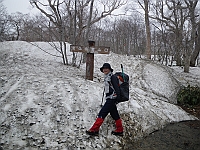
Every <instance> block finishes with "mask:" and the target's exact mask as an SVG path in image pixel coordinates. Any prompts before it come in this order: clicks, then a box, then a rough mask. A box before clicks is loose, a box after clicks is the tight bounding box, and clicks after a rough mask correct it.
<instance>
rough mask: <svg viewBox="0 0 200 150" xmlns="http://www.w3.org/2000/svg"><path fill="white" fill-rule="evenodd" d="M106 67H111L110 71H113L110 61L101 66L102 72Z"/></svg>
mask: <svg viewBox="0 0 200 150" xmlns="http://www.w3.org/2000/svg"><path fill="white" fill-rule="evenodd" d="M104 68H107V69H110V71H111V72H113V69H112V68H111V66H110V64H109V63H104V64H103V66H102V67H101V68H100V70H101V72H103V69H104Z"/></svg>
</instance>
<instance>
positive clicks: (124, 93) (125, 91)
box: [100, 64, 129, 107]
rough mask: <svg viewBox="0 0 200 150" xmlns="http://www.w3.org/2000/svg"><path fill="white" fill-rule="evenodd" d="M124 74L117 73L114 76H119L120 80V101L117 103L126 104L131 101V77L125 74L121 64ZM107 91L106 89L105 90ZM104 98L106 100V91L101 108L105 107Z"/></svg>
mask: <svg viewBox="0 0 200 150" xmlns="http://www.w3.org/2000/svg"><path fill="white" fill-rule="evenodd" d="M121 69H122V72H116V73H115V74H114V75H115V76H117V78H118V79H119V89H120V97H121V98H120V101H117V102H118V103H121V102H125V101H128V100H129V76H128V75H127V74H125V73H124V71H123V66H122V64H121ZM104 90H105V88H104ZM103 98H104V91H103V97H102V101H101V105H100V106H101V107H102V106H103V105H102V104H103Z"/></svg>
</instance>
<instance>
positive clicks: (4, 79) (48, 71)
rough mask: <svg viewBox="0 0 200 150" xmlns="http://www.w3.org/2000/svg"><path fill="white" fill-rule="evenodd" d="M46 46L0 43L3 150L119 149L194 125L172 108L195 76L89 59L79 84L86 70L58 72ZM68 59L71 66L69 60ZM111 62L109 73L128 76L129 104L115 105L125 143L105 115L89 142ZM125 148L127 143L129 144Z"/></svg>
mask: <svg viewBox="0 0 200 150" xmlns="http://www.w3.org/2000/svg"><path fill="white" fill-rule="evenodd" d="M34 45H38V46H40V47H42V48H43V49H44V50H45V51H48V52H49V53H51V54H53V55H56V56H60V54H59V52H57V51H55V50H54V49H53V48H52V47H51V46H50V45H49V44H48V43H45V42H35V43H32V44H30V43H27V42H23V41H17V42H1V43H0V66H1V67H0V86H1V93H0V94H1V95H0V96H1V97H0V116H1V117H0V124H1V127H0V143H1V145H2V147H3V148H5V149H14V148H15V149H29V148H32V149H38V148H40V149H63V150H65V149H87V150H89V149H91V150H92V149H120V145H123V144H125V143H126V142H130V141H131V140H134V139H137V138H141V137H143V136H145V135H147V134H149V133H151V132H153V131H155V130H158V129H161V128H162V127H164V126H165V125H166V124H168V123H172V122H179V121H183V120H194V119H197V118H195V117H194V116H191V115H189V114H188V113H186V112H185V111H183V110H182V109H181V108H180V107H178V106H177V105H175V104H176V94H177V92H178V90H179V88H180V86H181V85H186V84H187V83H191V84H198V85H200V84H199V83H200V77H199V74H200V68H191V70H190V71H191V73H189V74H185V73H183V69H182V68H179V67H173V69H171V68H168V67H166V66H162V65H159V64H156V63H153V62H151V61H147V60H142V59H138V58H135V57H133V56H122V55H117V54H114V53H111V54H109V55H100V54H97V55H95V68H94V81H88V80H85V78H84V76H85V64H82V65H81V67H80V68H79V69H78V68H75V67H71V66H65V65H63V64H62V62H61V61H62V59H61V58H60V57H53V56H51V55H49V54H47V53H45V52H44V51H42V50H41V49H39V48H38V47H37V46H34ZM67 47H68V57H69V60H71V57H72V54H71V53H70V52H69V44H68V45H67ZM104 62H109V63H110V64H111V66H112V67H113V69H114V71H115V72H118V71H120V64H123V65H124V71H125V73H127V74H129V76H130V100H129V101H128V102H124V103H120V104H118V110H119V113H120V116H121V118H122V120H123V125H124V131H125V135H124V137H123V138H121V137H115V136H113V135H111V134H110V133H111V131H112V130H113V129H114V121H113V120H112V118H111V117H110V115H108V117H107V118H106V119H105V121H104V123H103V125H102V126H101V130H100V136H98V137H93V138H88V136H87V135H86V134H85V130H87V129H89V128H90V127H91V125H92V124H93V122H94V120H95V118H96V116H97V114H98V112H99V110H100V104H101V99H102V95H103V74H102V73H101V72H100V70H99V68H100V67H101V66H102V65H103V63H104ZM129 140H130V141H129Z"/></svg>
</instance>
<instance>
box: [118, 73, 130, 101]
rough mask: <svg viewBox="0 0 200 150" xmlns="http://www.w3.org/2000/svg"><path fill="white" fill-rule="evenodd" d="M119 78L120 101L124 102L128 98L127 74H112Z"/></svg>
mask: <svg viewBox="0 0 200 150" xmlns="http://www.w3.org/2000/svg"><path fill="white" fill-rule="evenodd" d="M114 75H115V76H117V78H118V79H119V89H120V97H121V98H120V101H118V103H120V102H125V101H128V100H129V76H128V75H127V74H125V73H123V72H116V73H115V74H114Z"/></svg>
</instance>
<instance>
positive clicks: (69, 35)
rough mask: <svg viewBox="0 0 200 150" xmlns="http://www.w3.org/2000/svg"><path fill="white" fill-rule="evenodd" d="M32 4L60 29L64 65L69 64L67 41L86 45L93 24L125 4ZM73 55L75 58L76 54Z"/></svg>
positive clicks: (67, 0)
mask: <svg viewBox="0 0 200 150" xmlns="http://www.w3.org/2000/svg"><path fill="white" fill-rule="evenodd" d="M30 2H31V4H32V5H33V6H35V7H36V8H37V9H39V10H40V12H41V13H42V14H44V15H45V16H46V17H47V18H48V19H49V20H50V21H51V22H52V23H53V24H54V25H55V27H56V28H58V30H59V38H58V40H59V42H60V49H61V52H62V56H63V62H64V64H68V60H67V55H66V44H65V42H66V41H68V42H70V43H73V44H75V43H79V44H82V43H85V35H86V39H89V36H88V35H89V32H90V27H91V26H92V25H93V24H95V23H96V22H98V21H100V20H101V19H103V18H105V17H107V16H108V15H111V14H112V12H113V11H114V10H116V9H118V8H120V7H121V6H123V5H124V4H125V2H124V1H120V0H111V1H108V0H102V1H94V0H75V1H73V0H48V1H47V2H46V3H42V2H41V1H40V0H30ZM98 7H100V9H99V8H98ZM88 10H89V11H88ZM100 10H101V11H100ZM63 46H64V47H63ZM73 55H74V58H75V54H73ZM74 58H73V59H74ZM73 62H74V60H73Z"/></svg>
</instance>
